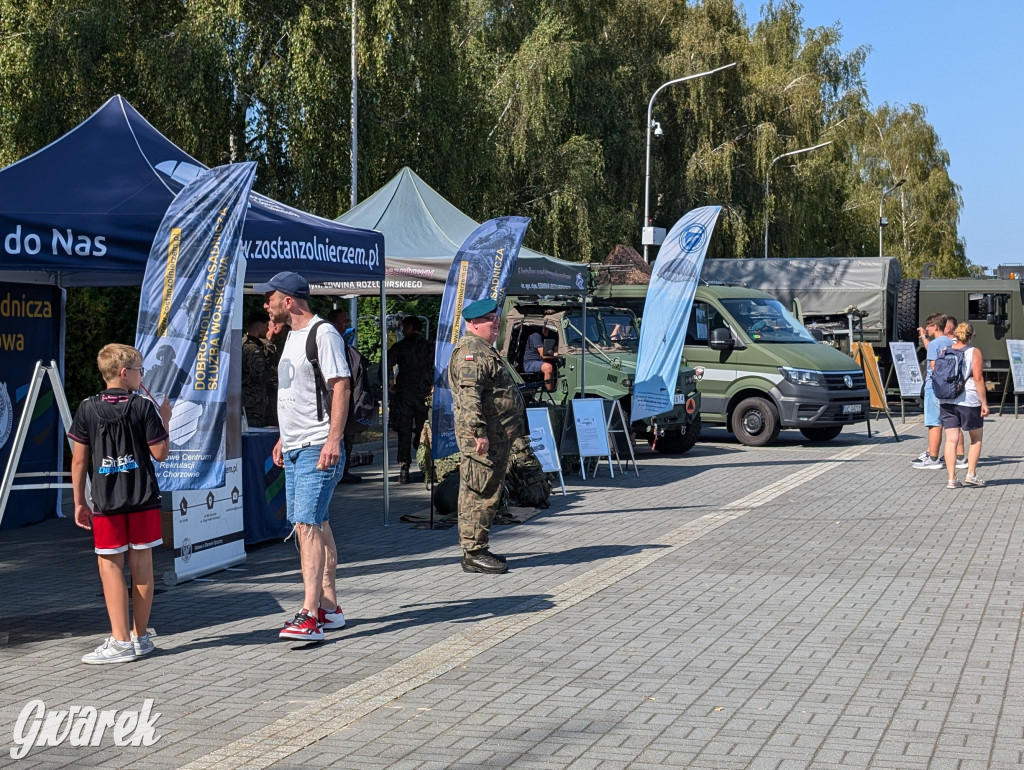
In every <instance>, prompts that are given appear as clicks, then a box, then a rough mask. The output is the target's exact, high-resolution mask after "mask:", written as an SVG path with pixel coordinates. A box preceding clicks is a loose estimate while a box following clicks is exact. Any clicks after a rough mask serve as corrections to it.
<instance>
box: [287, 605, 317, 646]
mask: <svg viewBox="0 0 1024 770" xmlns="http://www.w3.org/2000/svg"><path fill="white" fill-rule="evenodd" d="M278 636H279V637H280V638H281V639H296V640H298V641H300V642H322V641H323V640H324V632H323V630H322V629H321V628H320V624H319V623H317V622H316V618H314V617H313V616H312V615H310V614H309V613H308V612H305V611H303V612H299V613H297V614H296V615H295V619H294V620H289V621H288V622H287V623H285V624H284V628H282V629H281V633H279V634H278Z"/></svg>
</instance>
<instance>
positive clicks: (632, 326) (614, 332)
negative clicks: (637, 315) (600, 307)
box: [601, 313, 640, 345]
mask: <svg viewBox="0 0 1024 770" xmlns="http://www.w3.org/2000/svg"><path fill="white" fill-rule="evenodd" d="M601 321H602V323H603V324H604V333H605V335H606V336H607V337H608V339H609V340H610V341H611V342H612V343H617V344H619V345H629V344H634V345H635V344H637V343H639V342H640V335H639V333H638V332H637V328H636V319H634V318H633V316H631V315H630V314H628V313H602V314H601Z"/></svg>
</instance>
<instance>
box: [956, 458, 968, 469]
mask: <svg viewBox="0 0 1024 770" xmlns="http://www.w3.org/2000/svg"><path fill="white" fill-rule="evenodd" d="M956 467H957V468H966V467H967V456H966V455H957V456H956Z"/></svg>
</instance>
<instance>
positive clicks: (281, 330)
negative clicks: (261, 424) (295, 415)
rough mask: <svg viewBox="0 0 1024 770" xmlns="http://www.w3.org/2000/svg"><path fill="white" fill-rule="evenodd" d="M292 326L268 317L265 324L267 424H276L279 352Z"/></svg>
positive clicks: (282, 348)
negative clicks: (268, 357) (267, 352)
mask: <svg viewBox="0 0 1024 770" xmlns="http://www.w3.org/2000/svg"><path fill="white" fill-rule="evenodd" d="M291 330H292V327H291V326H289V325H288V324H287V323H283V322H279V321H275V320H274V319H273V318H271V319H270V323H268V324H267V342H268V343H269V348H268V350H269V352H270V382H269V384H268V386H269V393H270V400H269V402H268V403H267V425H273V426H276V425H277V365H278V364H279V363H281V353H282V352H283V351H284V343H285V340H287V339H288V332H290V331H291Z"/></svg>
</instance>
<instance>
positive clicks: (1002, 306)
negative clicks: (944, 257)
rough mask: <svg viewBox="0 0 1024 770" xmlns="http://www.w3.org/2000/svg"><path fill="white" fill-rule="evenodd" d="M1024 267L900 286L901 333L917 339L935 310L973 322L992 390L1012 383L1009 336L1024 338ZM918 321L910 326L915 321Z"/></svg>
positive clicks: (902, 336) (909, 281)
mask: <svg viewBox="0 0 1024 770" xmlns="http://www.w3.org/2000/svg"><path fill="white" fill-rule="evenodd" d="M1022 278H1024V267H1017V266H1001V267H999V268H998V271H997V275H996V276H994V277H991V278H983V277H982V278H922V279H920V280H918V279H916V278H908V279H905V280H904V281H903V282H902V283H901V284H900V297H901V299H902V302H903V306H902V314H901V317H902V318H903V319H904V320H903V322H902V323H901V324H900V327H899V329H898V337H899V339H901V340H904V341H907V342H914V341H916V340H917V327H918V325H919V324H920V322H921V321H923V319H925V318H927V317H928V316H929V315H931V314H932V313H945V314H946V315H952V316H955V317H956V318H957V320H958V321H961V322H963V321H966V322H967V323H969V324H971V325H972V326H974V339H973V340H972V341H971V344H972V345H973V346H975V347H976V348H978V350H980V351H981V355H982V361H983V363H982V371H983V374H984V377H985V380H986V382H987V383H988V388H989V390H991V391H993V392H995V393H1000V392H1003V391H1004V389H1006V388H1007V387H1008V386H1009V389H1010V390H1012V385H1010V382H1011V380H1010V355H1009V352H1008V351H1007V349H1006V340H1008V339H1024V280H1022ZM915 318H916V319H918V323H914V324H911V321H912V320H913V319H915Z"/></svg>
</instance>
